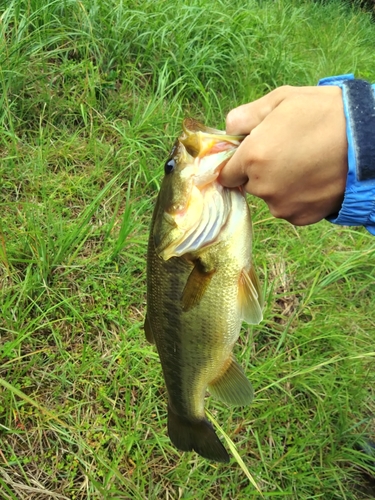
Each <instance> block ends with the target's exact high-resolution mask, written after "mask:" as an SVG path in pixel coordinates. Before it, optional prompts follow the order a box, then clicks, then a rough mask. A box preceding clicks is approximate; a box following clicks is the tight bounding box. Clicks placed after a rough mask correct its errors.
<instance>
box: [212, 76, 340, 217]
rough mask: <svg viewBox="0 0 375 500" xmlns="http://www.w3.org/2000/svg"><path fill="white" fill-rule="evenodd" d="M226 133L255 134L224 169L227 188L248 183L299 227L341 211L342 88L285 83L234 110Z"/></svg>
mask: <svg viewBox="0 0 375 500" xmlns="http://www.w3.org/2000/svg"><path fill="white" fill-rule="evenodd" d="M226 132H227V133H228V134H249V135H248V136H247V137H246V138H245V139H244V140H243V142H242V143H241V144H240V146H239V148H238V149H237V151H236V152H235V154H234V155H233V157H232V158H231V159H230V160H229V161H228V163H227V164H226V165H225V166H224V168H223V169H222V171H221V174H220V178H219V180H220V182H221V183H222V184H223V185H224V186H227V187H235V186H241V185H244V186H245V189H246V191H247V192H248V193H250V194H253V195H255V196H258V197H260V198H263V200H264V201H265V202H266V203H267V204H268V207H269V209H270V212H271V213H272V215H274V216H275V217H279V218H283V219H286V220H287V221H289V222H291V223H292V224H295V225H305V224H313V223H314V222H318V221H319V220H321V219H323V218H324V217H327V216H329V215H331V214H335V213H337V212H338V211H339V210H340V207H341V204H342V201H343V197H344V191H345V185H346V176H347V171H348V162H347V148H348V146H347V140H346V122H345V116H344V108H343V102H342V94H341V89H340V88H339V87H336V86H324V87H290V86H284V87H279V88H277V89H276V90H274V91H272V92H270V93H269V94H267V95H265V96H264V97H262V98H260V99H258V100H257V101H254V102H251V103H249V104H244V105H242V106H239V107H238V108H235V109H233V110H232V111H230V113H229V114H228V116H227V121H226Z"/></svg>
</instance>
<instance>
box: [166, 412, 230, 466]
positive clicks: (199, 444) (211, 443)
mask: <svg viewBox="0 0 375 500" xmlns="http://www.w3.org/2000/svg"><path fill="white" fill-rule="evenodd" d="M168 434H169V437H170V439H171V441H172V443H173V444H174V445H175V446H176V448H178V449H179V450H181V451H192V450H194V451H196V452H197V453H198V454H199V455H201V456H202V457H204V458H208V459H209V460H215V461H217V462H226V463H227V462H229V455H228V453H227V451H226V449H225V448H224V446H223V445H222V444H221V441H220V440H219V438H218V437H217V435H216V433H215V431H214V428H213V427H212V425H211V424H210V422H209V421H208V420H207V419H205V418H203V419H201V420H195V421H192V420H188V419H187V418H184V417H181V416H180V415H177V413H175V412H174V411H173V410H172V409H171V408H170V407H169V406H168Z"/></svg>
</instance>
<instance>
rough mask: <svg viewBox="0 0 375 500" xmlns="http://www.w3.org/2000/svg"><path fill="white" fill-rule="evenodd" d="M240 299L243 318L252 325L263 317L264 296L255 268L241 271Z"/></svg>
mask: <svg viewBox="0 0 375 500" xmlns="http://www.w3.org/2000/svg"><path fill="white" fill-rule="evenodd" d="M238 300H239V302H240V306H241V318H242V319H243V320H244V321H246V322H247V323H250V324H252V325H257V324H258V323H260V322H261V321H262V319H263V312H262V309H263V297H262V292H261V288H260V282H259V279H258V276H257V275H256V273H255V271H254V268H253V267H251V268H250V271H245V270H244V269H243V270H242V272H241V275H240V279H239V287H238Z"/></svg>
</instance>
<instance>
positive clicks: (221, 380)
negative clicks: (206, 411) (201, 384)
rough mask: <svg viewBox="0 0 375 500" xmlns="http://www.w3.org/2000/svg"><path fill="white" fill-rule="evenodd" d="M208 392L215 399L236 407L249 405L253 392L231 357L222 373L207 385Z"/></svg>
mask: <svg viewBox="0 0 375 500" xmlns="http://www.w3.org/2000/svg"><path fill="white" fill-rule="evenodd" d="M208 390H209V391H210V393H211V394H212V396H214V397H215V398H217V399H220V401H224V402H225V403H229V404H232V405H236V406H246V405H249V404H250V403H251V402H252V400H253V398H254V390H253V387H252V385H251V384H250V382H249V380H248V379H247V378H246V375H245V374H244V372H243V370H242V368H241V367H240V365H239V364H238V363H237V361H236V360H235V359H234V357H233V356H231V357H230V358H229V359H228V360H227V362H226V364H225V365H224V367H223V371H222V373H221V374H220V375H219V377H217V378H216V379H215V380H214V381H212V382H211V383H210V384H209V385H208Z"/></svg>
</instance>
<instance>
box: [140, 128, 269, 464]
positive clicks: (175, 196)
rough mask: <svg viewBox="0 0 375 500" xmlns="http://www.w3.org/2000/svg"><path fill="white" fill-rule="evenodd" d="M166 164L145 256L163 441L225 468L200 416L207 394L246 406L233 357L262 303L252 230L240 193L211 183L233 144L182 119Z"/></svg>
mask: <svg viewBox="0 0 375 500" xmlns="http://www.w3.org/2000/svg"><path fill="white" fill-rule="evenodd" d="M183 130H184V131H183V134H182V135H181V136H180V137H179V139H178V140H177V141H176V143H175V145H174V147H173V150H172V153H171V157H170V159H169V160H168V161H167V162H166V165H165V177H164V179H163V182H162V185H161V188H160V192H159V195H158V198H157V202H156V206H155V209H154V214H153V218H152V224H151V231H150V238H149V245H148V255H147V316H146V321H145V331H146V336H147V339H148V340H149V341H150V342H155V344H156V347H157V350H158V353H159V356H160V360H161V365H162V369H163V374H164V379H165V382H166V386H167V392H168V433H169V437H170V439H171V441H172V442H173V443H174V445H175V446H176V447H177V448H178V449H180V450H183V451H190V450H195V451H196V452H197V453H199V454H200V455H201V456H203V457H205V458H208V459H211V460H216V461H222V462H227V461H228V460H229V456H228V454H227V452H226V450H225V448H224V446H223V445H222V444H221V441H220V440H219V439H218V437H217V435H216V433H215V431H214V429H213V428H212V426H211V424H210V423H209V422H208V420H207V418H206V416H205V411H204V398H205V393H206V390H207V388H208V389H209V391H210V392H211V394H212V395H213V396H215V397H217V398H219V399H221V400H223V401H225V402H227V403H231V404H237V405H246V404H249V403H250V402H251V400H252V398H253V390H252V387H251V384H250V382H249V381H248V380H247V378H246V377H245V375H244V373H243V371H242V369H241V367H240V366H239V365H238V364H237V362H236V361H235V359H234V357H233V355H232V349H233V346H234V344H235V342H236V341H237V339H238V336H239V332H240V328H241V324H242V320H246V321H248V322H250V323H259V321H261V319H262V300H261V293H260V286H259V281H258V278H257V277H256V274H255V272H254V269H253V266H252V262H251V241H252V229H251V218H250V212H249V208H248V205H247V202H246V199H245V197H244V195H243V192H242V190H241V189H238V188H236V189H227V188H224V187H223V186H221V185H220V184H219V182H218V181H217V178H218V176H219V174H220V170H221V168H222V166H223V165H224V164H225V162H226V161H227V160H228V159H229V158H230V156H231V155H232V154H233V153H234V151H235V150H236V148H237V147H238V145H239V143H240V141H241V140H242V137H237V136H228V135H225V133H223V132H221V131H218V130H215V129H209V128H206V127H204V126H203V125H201V124H200V123H198V122H196V121H194V120H185V121H184V124H183Z"/></svg>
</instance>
